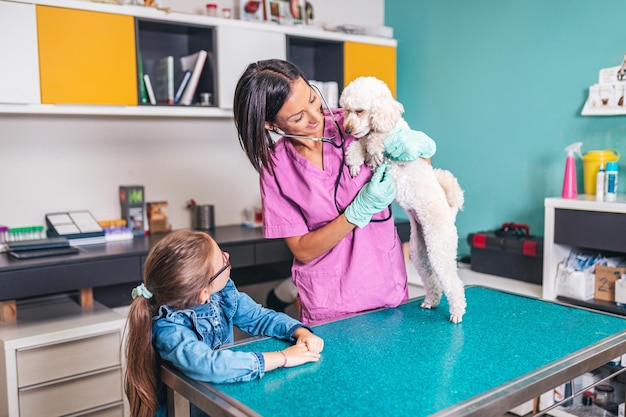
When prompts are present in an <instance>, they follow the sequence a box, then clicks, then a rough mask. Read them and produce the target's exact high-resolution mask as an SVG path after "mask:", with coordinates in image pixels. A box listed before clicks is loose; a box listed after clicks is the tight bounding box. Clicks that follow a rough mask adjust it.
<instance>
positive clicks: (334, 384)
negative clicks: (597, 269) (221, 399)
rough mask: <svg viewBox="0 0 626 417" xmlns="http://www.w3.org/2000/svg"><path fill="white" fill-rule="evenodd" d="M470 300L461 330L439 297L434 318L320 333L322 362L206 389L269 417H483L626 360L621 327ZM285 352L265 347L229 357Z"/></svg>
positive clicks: (247, 346) (498, 298)
mask: <svg viewBox="0 0 626 417" xmlns="http://www.w3.org/2000/svg"><path fill="white" fill-rule="evenodd" d="M466 298H467V304H468V308H467V313H466V315H465V316H464V318H463V322H462V323H460V324H452V323H450V322H448V316H449V313H448V306H447V303H446V301H445V297H444V299H443V300H442V304H441V306H439V307H438V308H437V309H434V310H425V309H422V308H420V307H419V304H420V301H421V299H415V300H411V301H409V302H407V303H405V304H403V305H401V306H399V307H397V308H393V309H384V310H377V311H374V312H369V313H366V314H362V315H358V316H354V317H351V318H347V319H343V320H339V321H335V322H332V323H327V324H323V325H319V326H316V327H315V328H314V331H315V333H316V334H317V335H319V336H320V337H322V338H323V339H324V340H325V348H324V351H323V352H322V358H321V359H320V361H319V362H316V363H311V364H305V365H303V366H300V367H295V368H286V369H278V370H275V371H271V372H268V373H267V374H266V375H265V376H264V377H263V378H262V379H260V380H255V381H251V382H243V383H235V384H217V385H211V384H207V385H209V386H212V387H213V388H214V389H216V390H217V391H218V392H219V393H220V395H221V394H225V395H227V396H230V397H232V398H233V399H235V400H237V401H239V402H241V403H242V404H244V405H245V406H247V407H249V408H250V409H252V410H254V411H255V412H257V413H258V414H260V415H263V416H271V417H281V416H285V417H292V416H294V415H297V416H311V417H322V416H365V415H372V416H377V415H407V416H408V415H410V416H429V415H433V414H437V413H440V415H461V414H463V413H465V411H464V412H463V413H460V414H459V413H457V414H454V413H452V414H450V413H449V412H448V413H446V412H442V410H453V409H455V408H456V409H457V410H467V409H471V408H479V407H481V406H484V404H481V401H482V400H481V396H484V395H485V393H491V394H490V395H491V396H492V398H491V400H493V393H496V394H495V396H496V397H495V398H496V399H497V398H499V397H498V395H501V396H502V398H504V397H506V396H507V395H509V396H511V395H512V397H509V401H510V400H519V399H520V398H521V397H515V396H514V395H513V394H511V393H512V392H515V391H520V390H521V389H523V388H524V387H527V386H528V385H532V384H533V383H536V381H539V380H542V379H545V378H546V375H549V374H554V373H557V372H559V371H560V370H563V369H565V368H568V367H573V366H577V365H576V364H577V363H579V362H580V361H582V362H584V361H589V360H592V359H596V360H598V359H601V360H602V361H604V362H599V363H598V366H599V365H601V364H602V363H605V362H607V361H608V360H609V359H611V358H612V357H615V356H618V355H619V353H617V350H619V352H623V351H624V350H626V319H625V318H622V317H617V316H612V315H608V314H604V313H599V312H594V311H588V310H584V309H580V308H577V307H568V306H565V305H560V304H556V303H552V302H548V301H544V300H539V299H534V298H528V297H524V296H519V295H514V294H510V293H506V292H502V291H498V290H492V289H487V288H483V287H468V288H466ZM284 346H286V344H285V342H283V341H279V340H276V339H261V340H255V341H252V342H249V343H244V344H241V345H238V346H236V347H234V348H233V349H236V350H243V351H270V350H279V349H282V348H284ZM616 353H617V354H616ZM602 354H603V356H602ZM607 355H613V356H607ZM590 369H593V368H590ZM582 372H585V371H582ZM582 372H581V373H582ZM560 376H564V375H560ZM574 376H575V375H574ZM571 377H573V376H571V375H569V376H568V378H571ZM565 380H566V379H563V381H565ZM544 382H545V381H544ZM548 382H551V381H548ZM559 383H560V382H559ZM559 383H555V384H554V385H552V386H548V387H546V389H545V390H547V389H550V388H552V387H554V386H556V385H558V384H559ZM538 392H539V391H538ZM540 392H543V391H540ZM535 395H536V394H535ZM530 398H532V397H529V398H528V399H530ZM525 400H526V399H524V401H525ZM521 402H523V401H519V402H518V403H511V404H510V407H511V408H512V407H514V406H516V405H518V404H519V403H521ZM507 409H508V408H507ZM478 415H481V416H482V415H488V413H486V412H485V413H481V414H478Z"/></svg>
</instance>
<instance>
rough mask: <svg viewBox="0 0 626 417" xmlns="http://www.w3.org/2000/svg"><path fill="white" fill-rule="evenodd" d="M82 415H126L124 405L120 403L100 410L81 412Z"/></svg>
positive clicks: (104, 416)
mask: <svg viewBox="0 0 626 417" xmlns="http://www.w3.org/2000/svg"><path fill="white" fill-rule="evenodd" d="M80 417H124V405H123V404H118V405H114V406H112V407H107V408H105V409H100V410H98V411H92V412H87V413H85V414H80Z"/></svg>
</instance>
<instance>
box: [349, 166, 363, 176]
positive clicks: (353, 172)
mask: <svg viewBox="0 0 626 417" xmlns="http://www.w3.org/2000/svg"><path fill="white" fill-rule="evenodd" d="M359 172H361V167H360V166H353V167H350V175H352V177H356V176H357V175H359Z"/></svg>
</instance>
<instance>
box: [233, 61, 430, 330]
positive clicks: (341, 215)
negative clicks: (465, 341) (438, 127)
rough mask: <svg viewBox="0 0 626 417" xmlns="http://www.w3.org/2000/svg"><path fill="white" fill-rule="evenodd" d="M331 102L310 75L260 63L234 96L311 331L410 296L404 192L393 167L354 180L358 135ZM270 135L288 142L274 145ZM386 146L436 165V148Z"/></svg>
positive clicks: (267, 232) (269, 220) (242, 138)
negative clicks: (398, 200) (397, 203)
mask: <svg viewBox="0 0 626 417" xmlns="http://www.w3.org/2000/svg"><path fill="white" fill-rule="evenodd" d="M322 101H323V100H322V98H321V96H320V95H319V94H318V92H317V91H316V90H315V89H314V88H312V87H311V85H309V83H308V81H307V80H306V78H305V76H304V74H303V73H302V71H301V70H300V69H299V68H297V67H296V66H295V65H293V64H292V63H290V62H288V61H283V60H267V61H260V62H256V63H252V64H250V65H249V66H248V67H247V68H246V70H245V72H244V73H243V75H242V76H241V78H240V79H239V82H238V83H237V87H236V90H235V99H234V114H235V125H236V127H237V133H238V137H239V142H240V144H241V146H242V148H243V150H244V151H245V152H246V155H247V156H248V158H249V159H250V162H251V163H252V165H253V166H254V168H255V169H256V170H257V171H258V172H259V174H260V184H261V198H262V202H263V234H264V236H265V237H266V238H284V239H285V242H286V244H287V246H288V247H289V249H290V250H291V252H292V253H293V256H294V261H293V266H292V279H293V282H294V284H295V285H296V288H297V290H298V296H299V298H300V320H301V321H303V322H304V323H307V324H318V323H322V322H326V321H330V320H334V319H338V318H341V317H344V316H347V315H350V314H354V313H357V312H361V311H366V310H371V309H375V308H380V307H395V306H397V305H398V304H400V303H401V302H403V301H405V300H406V299H407V298H408V290H407V277H406V268H405V264H404V258H403V254H402V248H401V243H400V238H399V237H398V234H397V231H396V227H395V225H394V222H393V217H392V215H391V209H390V207H389V206H390V204H391V203H392V201H393V199H394V196H395V186H394V184H393V182H392V180H391V179H390V177H389V176H385V175H384V173H385V172H384V171H385V168H386V166H385V165H384V164H383V165H381V167H380V168H379V169H377V170H376V172H374V173H373V174H372V172H371V171H370V169H369V168H367V166H365V165H364V166H363V167H362V168H361V172H360V174H359V175H358V176H356V177H355V178H352V177H351V176H350V173H349V170H348V168H347V167H346V166H345V164H344V161H343V159H344V150H345V148H346V147H347V146H348V145H349V144H350V143H351V142H352V141H354V140H355V138H354V137H352V136H350V135H348V134H346V133H345V131H343V125H342V123H343V112H342V111H341V109H337V110H334V111H332V113H331V111H330V110H328V109H324V110H323V107H322V104H323V103H322ZM270 132H275V133H278V132H280V135H281V136H282V137H281V138H280V139H279V140H277V141H276V142H274V141H273V138H272V136H271V135H270ZM311 138H317V139H318V140H311ZM319 138H328V139H324V140H323V141H322V140H319ZM385 149H386V152H387V153H388V155H389V157H391V158H393V159H398V160H413V159H415V158H418V157H424V158H430V157H431V156H432V155H433V154H434V152H435V144H434V142H433V141H432V140H431V139H429V138H426V139H424V140H405V139H403V138H400V137H394V136H390V137H388V138H387V139H385Z"/></svg>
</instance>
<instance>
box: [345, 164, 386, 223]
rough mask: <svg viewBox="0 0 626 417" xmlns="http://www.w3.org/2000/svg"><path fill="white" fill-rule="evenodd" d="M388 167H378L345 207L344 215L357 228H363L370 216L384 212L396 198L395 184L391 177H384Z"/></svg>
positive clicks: (384, 165) (383, 165)
mask: <svg viewBox="0 0 626 417" xmlns="http://www.w3.org/2000/svg"><path fill="white" fill-rule="evenodd" d="M387 168H389V166H388V165H387V164H382V165H380V166H379V167H378V168H377V169H376V171H375V172H374V175H372V179H371V180H370V181H369V182H368V183H366V184H365V185H364V186H363V188H361V191H359V193H358V194H357V195H356V197H354V200H352V203H350V205H349V206H348V207H346V211H345V212H344V214H345V215H346V219H348V221H349V222H350V223H352V224H354V225H356V226H358V227H364V226H365V225H366V224H368V223H369V222H370V220H371V219H372V216H373V215H374V214H376V213H378V212H380V211H382V210H384V209H385V208H386V207H387V206H389V204H391V202H392V201H393V199H394V198H395V197H396V184H395V183H394V182H393V180H392V179H391V175H385V172H386V171H387Z"/></svg>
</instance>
